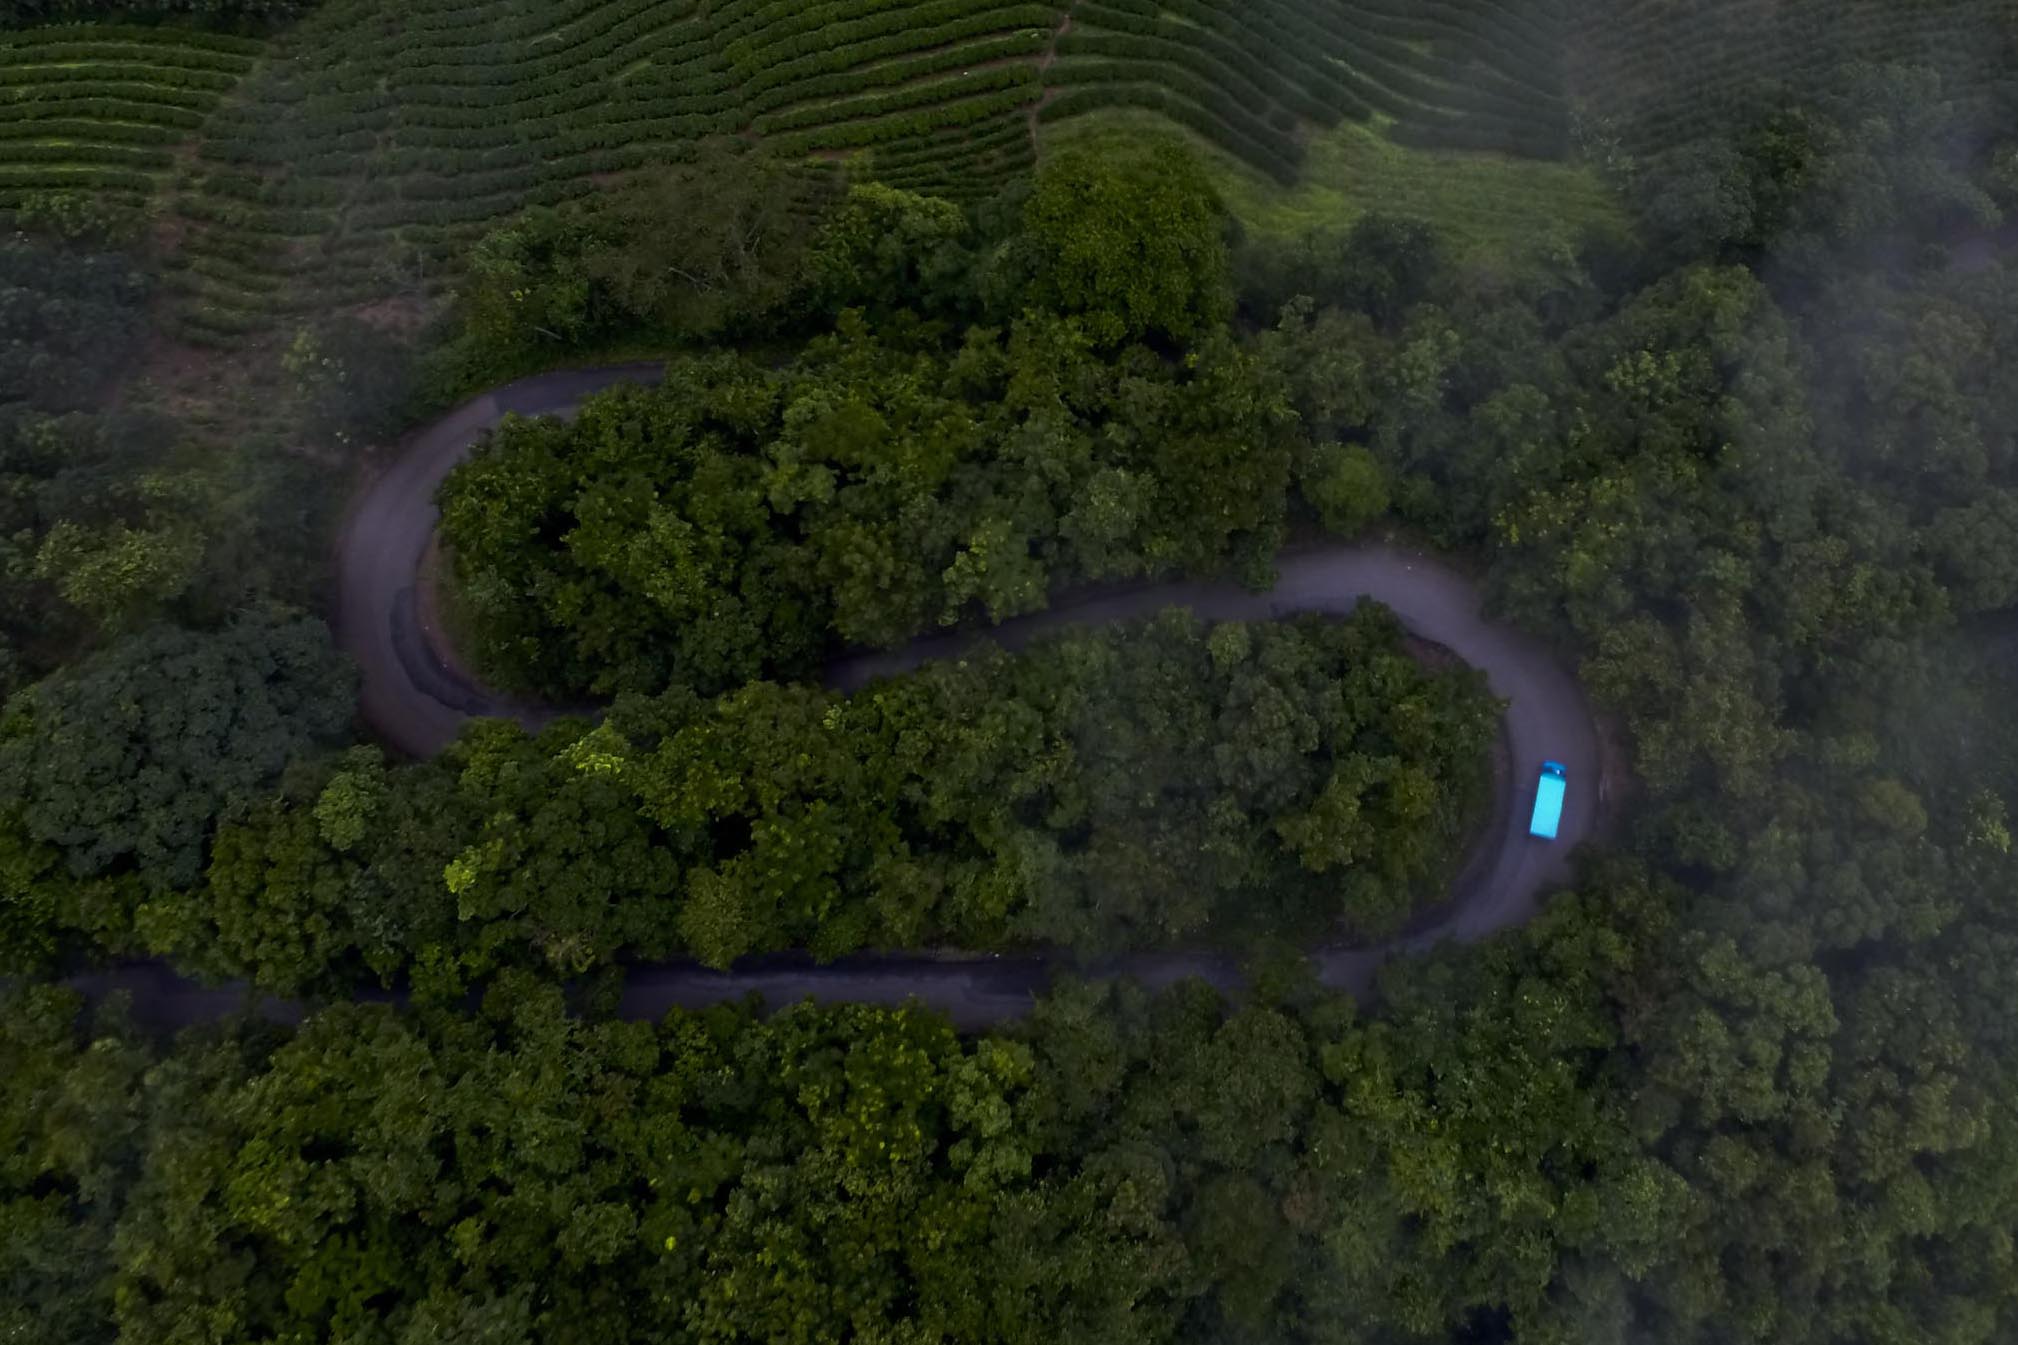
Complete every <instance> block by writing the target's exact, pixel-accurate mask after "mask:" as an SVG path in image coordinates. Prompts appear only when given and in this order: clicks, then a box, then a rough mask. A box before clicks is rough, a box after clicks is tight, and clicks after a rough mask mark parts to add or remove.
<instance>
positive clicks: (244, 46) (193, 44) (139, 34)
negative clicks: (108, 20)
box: [0, 23, 266, 56]
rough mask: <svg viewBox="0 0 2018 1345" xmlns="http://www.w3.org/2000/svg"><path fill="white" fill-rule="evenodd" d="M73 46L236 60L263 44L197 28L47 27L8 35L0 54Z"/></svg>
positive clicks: (256, 52)
mask: <svg viewBox="0 0 2018 1345" xmlns="http://www.w3.org/2000/svg"><path fill="white" fill-rule="evenodd" d="M73 42H119V43H124V44H126V45H128V46H145V47H169V48H201V49H203V50H205V51H217V52H227V53H230V54H233V55H238V56H258V55H260V54H261V53H262V52H264V51H265V50H266V43H265V42H263V41H261V40H260V39H259V38H256V37H239V36H237V35H235V34H232V33H218V32H211V31H209V30H207V29H200V28H181V27H175V28H169V27H161V28H156V27H148V26H143V25H139V24H134V25H127V24H96V23H51V24H42V25H37V26H35V27H31V28H21V29H16V30H14V31H12V32H9V33H8V34H7V35H6V38H5V40H4V41H0V51H5V50H13V49H15V48H22V47H52V46H62V45H64V44H66V43H73Z"/></svg>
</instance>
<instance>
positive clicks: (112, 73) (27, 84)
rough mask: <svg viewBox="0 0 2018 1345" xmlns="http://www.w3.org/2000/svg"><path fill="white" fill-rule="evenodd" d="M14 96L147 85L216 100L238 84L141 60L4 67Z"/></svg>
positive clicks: (230, 78)
mask: <svg viewBox="0 0 2018 1345" xmlns="http://www.w3.org/2000/svg"><path fill="white" fill-rule="evenodd" d="M0 71H4V73H0V79H4V80H5V83H6V87H7V89H8V91H9V94H10V96H13V97H17V98H18V97H20V96H22V95H21V90H24V89H30V88H34V87H35V86H37V85H50V84H146V85H157V84H158V85H160V86H162V87H164V88H170V89H189V90H202V91H204V92H206V93H208V94H210V95H211V96H212V98H213V99H215V98H216V97H217V96H219V95H221V94H223V93H224V92H225V91H227V90H228V89H230V88H231V86H232V85H233V84H235V83H237V82H238V81H237V79H236V78H235V77H234V76H231V75H224V74H219V73H217V72H216V71H214V70H184V69H181V68H179V67H176V66H169V65H146V64H143V63H141V62H138V61H94V62H92V63H91V64H89V65H10V66H6V67H0Z"/></svg>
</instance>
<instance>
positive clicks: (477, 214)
mask: <svg viewBox="0 0 2018 1345" xmlns="http://www.w3.org/2000/svg"><path fill="white" fill-rule="evenodd" d="M1996 8H1997V0H1914V3H1910V4H1878V3H1874V2H1872V0H1855V2H1854V3H1852V4H1850V5H1848V6H1847V7H1844V6H1839V5H1835V4H1823V3H1821V0H1799V2H1798V3H1791V4H1786V5H1764V4H1757V3H1753V2H1752V0H1697V2H1696V3H1688V4H1680V5H1675V4H1666V3H1653V0H1637V2H1636V3H1625V4H1620V5H1616V6H1601V5H1586V4H1578V3H1576V2H1575V0H1074V2H1072V3H1065V2H1064V0H1020V2H1019V0H826V2H825V3H814V4H807V3H805V2H804V0H475V2H471V0H404V2H403V3H399V4H393V3H389V2H388V0H329V2H328V3H326V4H324V5H322V6H320V7H319V8H317V9H315V10H313V11H312V12H310V13H309V15H308V16H307V17H306V18H305V19H304V20H303V21H301V22H300V23H298V24H296V25H294V26H293V27H292V28H290V29H288V30H287V31H285V32H284V33H282V34H281V35H280V36H279V37H277V38H276V39H274V40H273V42H272V44H271V46H270V49H269V52H268V59H265V60H257V59H256V57H257V56H258V54H259V52H260V51H261V48H260V46H259V45H258V44H256V43H254V42H252V41H251V40H248V39H244V38H234V37H226V36H221V35H213V34H206V33H201V32H196V31H191V30H183V29H150V28H137V27H127V28H109V27H105V26H75V25H66V26H57V27H44V28H38V29H32V30H28V31H25V32H22V33H19V34H16V35H14V36H11V37H8V38H5V39H4V40H0V65H4V68H5V70H6V73H7V80H6V84H7V89H6V94H5V96H4V98H0V114H4V121H0V205H5V204H18V203H19V202H20V200H21V199H22V198H23V197H24V196H25V195H28V194H30V193H36V192H46V191H48V190H50V189H52V188H57V189H60V188H88V189H90V190H92V191H97V192H106V193H113V194H116V196H117V197H118V198H119V199H123V200H131V201H141V200H145V199H148V198H150V197H154V198H156V199H157V203H158V204H159V205H160V207H161V208H162V210H163V212H164V217H165V222H166V224H167V225H168V226H169V227H168V228H167V230H166V236H168V237H171V238H174V239H176V240H178V243H179V245H178V246H177V247H176V248H175V249H174V250H173V254H172V255H171V257H170V258H169V260H168V275H167V281H168V284H169V288H170V295H171V303H170V308H171V310H172V317H173V319H174V322H175V327H176V329H177V331H178V333H179V334H180V335H181V336H183V337H185V338H189V339H194V340H199V341H207V342H224V343H229V342H231V341H232V340H233V339H234V338H235V337H237V336H238V335H240V334H242V333H246V332H251V331H261V330H266V329H269V328H270V327H271V326H272V325H273V324H274V322H275V321H276V320H278V319H282V318H286V317H288V316H290V315H292V314H297V313H305V312H325V311H328V310H330V309H331V308H335V307H342V306H346V305H355V304H365V303H370V302H375V301H379V300H383V299H387V298H393V297H398V296H411V297H416V298H425V297H428V296H432V295H434V294H437V293H439V292H440V291H441V290H442V288H443V287H444V286H445V285H446V284H448V283H449V282H451V281H452V280H453V279H454V277H455V275H456V273H457V270H458V266H459V261H460V258H461V257H462V256H463V255H464V254H465V253H466V251H467V249H468V248H469V247H470V246H471V245H472V244H473V243H474V242H475V240H476V239H478V238H479V237H481V236H482V235H483V234H484V233H485V232H486V231H487V230H489V229H491V228H492V227H494V226H495V225H497V224H498V223H499V222H500V221H501V220H502V219H504V218H506V217H508V216H510V215H512V214H513V213H514V212H516V211H518V210H520V209H522V208H524V207H525V206H527V205H531V204H538V203H546V204H553V203H558V202H560V201H563V200H566V199H569V198H571V197H576V196H580V195H582V194H584V193H589V192H594V191H596V190H598V189H599V188H600V187H601V186H603V185H604V184H606V183H607V182H609V181H610V180H611V179H612V178H613V177H614V176H617V175H621V174H624V173H626V172H628V171H631V170H635V169H639V168H642V167H645V166H647V165H650V164H654V163H662V162H665V161H668V160H678V159H681V158H684V157H686V156H688V155H690V154H691V153H692V152H693V150H694V148H695V147H696V146H697V145H698V144H700V143H701V142H703V141H705V140H708V139H710V138H716V137H733V138H736V139H738V140H740V141H742V142H745V143H747V144H749V145H751V146H753V147H757V148H759V149H761V150H762V151H763V152H766V153H772V154H778V155H782V156H785V157H787V158H798V159H803V158H808V157H817V158H822V159H846V160H849V161H851V162H852V164H853V170H854V172H855V173H856V174H857V175H858V176H869V177H874V178H877V179H879V180H882V181H884V182H887V183H889V184H891V185H893V186H898V187H903V188H905V189H908V190H912V191H918V192H922V193H928V194H933V195H939V196H944V197H947V198H949V199H951V200H954V201H957V202H960V203H962V204H966V205H972V204H975V203H977V202H980V201H983V200H986V199H988V198H990V197H992V196H994V195H996V194H997V193H999V192H1000V191H1001V190H1002V189H1003V188H1004V186H1005V185H1006V184H1008V183H1009V182H1011V181H1013V180H1015V179H1017V178H1019V177H1021V176H1022V175H1024V174H1026V173H1027V172H1028V171H1029V169H1030V167H1031V165H1032V162H1033V160H1034V157H1035V155H1036V153H1037V152H1038V148H1039V147H1040V146H1041V145H1042V144H1043V143H1045V136H1046V134H1048V132H1049V131H1050V129H1051V128H1053V127H1056V126H1058V125H1061V124H1068V123H1080V122H1084V121H1086V120H1088V114H1100V115H1098V116H1096V117H1094V118H1092V120H1094V121H1106V120H1111V119H1114V118H1116V117H1117V115H1118V116H1119V117H1120V119H1121V120H1122V121H1123V122H1126V121H1128V120H1130V119H1132V118H1140V117H1142V116H1144V115H1147V116H1150V117H1153V118H1155V119H1156V120H1157V121H1158V122H1159V123H1160V124H1162V125H1164V126H1166V127H1167V126H1173V125H1174V126H1175V127H1178V128H1181V129H1182V130H1183V131H1184V132H1185V133H1187V134H1188V135H1190V136H1191V137H1193V138H1194V139H1196V140H1197V141H1199V142H1201V143H1203V144H1206V145H1209V146H1212V147H1215V148H1216V149H1217V150H1219V151H1222V152H1223V156H1224V157H1222V158H1221V160H1220V162H1221V163H1222V164H1223V165H1224V166H1225V171H1226V173H1227V174H1228V177H1227V182H1228V185H1229V188H1230V189H1231V194H1232V195H1233V196H1234V197H1235V204H1236V206H1237V207H1239V208H1241V213H1242V215H1243V217H1244V218H1247V219H1248V220H1249V221H1250V223H1254V222H1257V221H1260V222H1263V223H1264V224H1265V223H1266V218H1267V217H1268V216H1270V215H1271V214H1273V215H1274V216H1275V217H1276V218H1277V219H1279V220H1295V221H1298V222H1299V223H1302V222H1307V221H1308V220H1309V219H1310V218H1311V217H1312V216H1313V215H1316V216H1321V217H1323V218H1326V219H1331V220H1338V219H1340V218H1343V217H1349V216H1350V215H1351V214H1352V213H1356V209H1365V208H1381V209H1390V210H1393V209H1400V210H1402V211H1403V212H1405V213H1406V212H1416V213H1420V214H1423V215H1425V216H1426V217H1429V218H1432V219H1434V220H1436V222H1438V223H1440V224H1443V225H1445V226H1446V227H1450V228H1453V229H1454V230H1456V231H1458V232H1459V233H1464V232H1465V231H1466V230H1467V229H1470V230H1472V231H1473V232H1478V231H1480V230H1483V231H1485V232H1487V233H1491V232H1492V230H1493V226H1494V224H1495V223H1496V222H1509V223H1508V228H1509V229H1510V230H1511V232H1512V234H1513V235H1514V236H1516V237H1518V236H1520V235H1522V234H1529V233H1532V232H1533V228H1532V224H1533V223H1535V222H1546V221H1547V220H1548V219H1549V218H1550V217H1551V216H1552V215H1555V216H1559V217H1561V218H1564V219H1570V220H1572V221H1585V220H1589V219H1592V218H1597V217H1601V216H1602V215H1603V214H1604V212H1605V211H1606V210H1607V209H1608V208H1609V207H1608V204H1607V202H1606V201H1605V200H1604V199H1602V198H1603V195H1604V193H1603V189H1602V188H1601V187H1600V186H1599V185H1598V183H1597V182H1596V180H1595V178H1593V177H1592V176H1591V175H1590V174H1588V173H1586V172H1581V171H1579V172H1577V173H1573V174H1572V173H1566V172H1563V171H1553V170H1550V169H1542V168H1538V169H1537V170H1536V171H1535V172H1533V173H1531V174H1528V175H1526V176H1522V175H1521V174H1519V173H1515V174H1514V175H1513V176H1512V177H1500V176H1497V169H1496V167H1495V165H1496V164H1499V163H1507V164H1513V165H1521V164H1527V165H1541V164H1547V163H1551V162H1555V161H1562V160H1565V159H1567V158H1573V157H1575V154H1574V150H1575V146H1574V145H1573V143H1572V142H1573V140H1574V139H1575V138H1576V133H1574V132H1573V126H1588V127H1592V128H1596V131H1597V133H1598V134H1599V135H1601V136H1602V137H1605V138H1607V139H1609V140H1611V141H1613V142H1615V143H1619V144H1623V145H1624V146H1626V147H1627V148H1628V149H1631V150H1634V151H1643V150H1653V151H1658V150H1661V149H1664V148H1667V147H1669V146H1671V145H1673V144H1676V143H1679V142H1682V141H1686V140H1688V139H1689V138H1690V137H1691V136H1693V135H1698V134H1701V133H1704V132H1706V131H1707V129H1708V128H1709V127H1710V126H1711V125H1712V124H1713V123H1715V122H1716V121H1717V120H1718V119H1719V118H1720V117H1721V116H1724V115H1726V114H1727V113H1728V112H1729V110H1730V108H1731V107H1732V106H1733V105H1734V104H1735V102H1737V101H1738V91H1740V90H1744V91H1747V92H1748V93H1751V94H1755V93H1757V92H1758V91H1760V90H1762V89H1769V88H1770V87H1773V86H1774V81H1775V80H1798V79H1799V78H1800V73H1801V71H1802V70H1804V69H1807V68H1809V67H1810V66H1811V65H1812V66H1814V67H1816V68H1823V67H1826V66H1829V65H1830V64H1831V63H1835V62H1838V61H1840V60H1841V59H1843V58H1844V57H1845V56H1846V55H1847V56H1852V57H1854V56H1856V55H1857V54H1858V53H1860V52H1865V51H1869V52H1871V53H1877V54H1882V53H1885V52H1897V51H1908V52H1910V51H1915V50H1925V49H1928V48H1929V47H1930V45H1938V44H1941V43H1944V42H1945V43H1947V44H1948V45H1950V46H1956V47H1957V48H1958V49H1957V50H1956V51H1954V52H1953V53H1951V54H1952V55H1953V57H1954V60H1953V61H1952V63H1951V65H1952V68H1954V69H1957V70H1960V71H1968V70H1970V69H1971V68H1972V58H1971V53H1970V51H1969V50H1967V48H1968V47H1969V46H1970V44H1971V43H1972V42H1974V41H1975V39H1974V37H1973V36H1972V34H1974V33H1976V32H1977V31H1978V30H1979V29H1980V26H1981V24H1982V23H1986V22H1990V21H1992V19H1993V18H1994V14H1993V11H1995V10H1996ZM1979 45H1980V44H1979ZM1983 49H1987V47H1984V48H1983ZM1973 64H1974V65H1980V64H1981V62H1980V60H1976V61H1974V62H1973ZM1767 76H1771V78H1766V77H1767ZM1341 137H1342V138H1341ZM179 146H180V147H182V148H184V149H185V150H186V151H187V153H186V154H185V155H183V156H182V157H181V158H180V159H178V156H177V150H178V147H179ZM1451 151H1463V152H1465V153H1463V154H1462V155H1461V156H1457V157H1451V156H1450V152H1451ZM1398 155H1400V156H1403V157H1397V156H1398ZM178 163H179V164H180V165H181V167H180V169H179V171H177V172H176V173H175V181H176V186H175V189H174V190H173V191H172V192H167V193H164V192H162V191H161V188H162V185H163V183H164V182H165V181H166V180H168V179H169V177H170V173H171V168H173V167H175V166H176V165H177V164H178ZM1445 165H1448V166H1452V167H1454V168H1456V169H1457V170H1458V172H1457V173H1456V174H1454V175H1452V176H1450V177H1449V178H1448V179H1446V177H1445V174H1444V173H1443V171H1442V167H1443V166H1445ZM1482 165H1483V169H1484V171H1483V172H1480V171H1479V170H1480V168H1481V166H1482ZM1446 180H1448V181H1450V182H1464V183H1468V184H1470V185H1472V186H1475V185H1477V184H1478V183H1479V182H1481V181H1486V180H1498V181H1506V182H1509V183H1510V184H1511V188H1510V190H1511V196H1510V198H1509V199H1511V200H1512V201H1513V202H1514V205H1513V207H1511V208H1510V209H1509V211H1507V212H1504V213H1502V212H1497V211H1493V210H1491V209H1490V208H1488V209H1486V211H1485V214H1484V215H1483V216H1481V207H1480V202H1479V201H1478V200H1477V199H1476V197H1477V193H1476V192H1474V191H1471V190H1470V189H1469V186H1468V187H1467V190H1465V191H1463V192H1458V193H1452V192H1448V191H1439V190H1438V189H1437V184H1438V183H1440V182H1443V181H1446ZM1282 193H1288V195H1282ZM1299 193H1300V194H1299ZM1272 194H1273V195H1272ZM1454 196H1462V197H1464V198H1465V204H1464V206H1463V212H1462V213H1463V214H1464V216H1465V217H1464V218H1444V214H1445V212H1444V211H1443V209H1442V205H1441V204H1440V203H1441V202H1442V201H1443V200H1445V199H1449V198H1453V197H1454ZM164 197H165V198H166V199H161V198H164ZM1501 232H1502V233H1505V232H1507V230H1501Z"/></svg>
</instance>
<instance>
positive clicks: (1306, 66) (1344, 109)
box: [1166, 0, 1373, 121]
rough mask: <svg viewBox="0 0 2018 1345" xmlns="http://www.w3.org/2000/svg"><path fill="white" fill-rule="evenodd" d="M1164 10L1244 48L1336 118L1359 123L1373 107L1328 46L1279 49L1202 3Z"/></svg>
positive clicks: (1188, 0)
mask: <svg viewBox="0 0 2018 1345" xmlns="http://www.w3.org/2000/svg"><path fill="white" fill-rule="evenodd" d="M1166 8H1168V9H1169V10H1170V11H1171V12H1172V13H1174V14H1176V15H1177V16H1178V17H1179V18H1181V19H1185V20H1188V21H1190V22H1191V23H1193V24H1196V25H1197V26H1198V27H1200V28H1201V29H1204V30H1206V31H1208V32H1216V33H1218V34H1219V35H1220V36H1221V37H1224V38H1226V39H1228V40H1230V41H1232V42H1233V43H1234V44H1235V45H1237V46H1239V47H1241V48H1243V49H1244V50H1246V51H1247V53H1248V54H1249V55H1250V56H1252V57H1253V58H1254V59H1255V60H1257V61H1259V62H1261V64H1262V65H1263V67H1264V68H1266V69H1269V70H1274V71H1276V72H1278V73H1277V76H1276V77H1277V78H1278V79H1279V80H1283V81H1286V82H1295V83H1299V84H1301V85H1302V87H1303V88H1304V90H1305V92H1307V93H1309V94H1310V95H1311V96H1312V97H1314V98H1316V99H1318V100H1319V101H1320V102H1322V103H1324V104H1325V105H1326V106H1328V107H1331V108H1333V109H1334V110H1335V111H1336V112H1337V113H1338V115H1339V116H1340V117H1342V118H1350V119H1352V120H1354V121H1362V120H1364V119H1365V118H1367V117H1368V116H1370V115H1371V113H1372V108H1373V102H1372V100H1371V99H1369V98H1367V97H1366V96H1365V93H1364V88H1363V82H1362V81H1360V80H1357V79H1355V78H1354V77H1353V76H1352V73H1351V72H1350V71H1349V70H1346V69H1344V68H1343V67H1341V66H1339V65H1338V64H1337V63H1336V62H1335V61H1334V60H1333V59H1332V56H1331V53H1330V52H1329V49H1328V46H1326V45H1316V46H1312V45H1310V44H1296V43H1288V44H1284V43H1282V42H1280V41H1277V40H1275V39H1272V38H1271V37H1270V36H1269V34H1268V33H1266V32H1264V31H1263V30H1262V29H1260V28H1259V27H1257V26H1255V25H1253V24H1249V23H1245V22H1242V21H1241V20H1240V19H1239V18H1237V17H1236V16H1233V15H1229V14H1228V13H1226V12H1225V11H1224V10H1222V9H1220V8H1219V7H1218V6H1216V5H1214V4H1209V3H1206V2H1205V0H1166Z"/></svg>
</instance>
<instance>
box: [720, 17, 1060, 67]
mask: <svg viewBox="0 0 2018 1345" xmlns="http://www.w3.org/2000/svg"><path fill="white" fill-rule="evenodd" d="M850 8H853V4H852V3H851V0H842V3H839V4H827V5H815V6H812V7H811V8H809V9H807V10H805V11H804V13H803V14H802V15H801V16H800V18H801V19H811V18H812V17H813V16H815V15H818V14H820V13H821V12H823V11H830V10H842V11H845V10H848V9H850ZM990 10H997V11H1001V12H1002V13H1003V16H1004V18H1003V25H1002V26H1003V27H1014V28H1023V27H1040V28H1041V27H1052V26H1055V25H1056V24H1057V22H1058V14H1059V10H1058V8H1057V7H1056V6H1055V5H1034V6H1033V5H1028V4H1021V5H1011V4H1004V3H1003V0H926V3H924V4H914V5H909V6H906V7H904V8H901V9H895V10H890V11H888V12H885V13H881V14H876V15H872V16H870V17H868V18H863V19H856V20H854V21H852V22H849V21H845V20H844V19H843V20H842V21H836V22H833V23H832V24H831V25H828V24H825V23H815V24H813V25H812V26H810V27H804V28H803V29H795V30H794V34H793V35H792V36H790V37H784V38H780V39H776V40H768V39H767V40H766V41H765V42H764V43H762V44H761V45H742V46H738V45H736V44H731V45H730V46H729V47H728V48H727V50H726V54H727V55H728V57H729V62H730V65H731V66H732V67H733V68H734V70H735V74H736V78H737V79H738V80H739V81H740V80H743V79H748V78H750V77H752V76H753V75H755V74H757V73H758V72H760V71H762V70H764V69H766V68H767V67H769V66H772V65H775V64H777V63H778V62H780V61H788V60H791V59H793V58H795V57H800V56H805V55H809V54H810V53H812V52H816V51H824V50H827V49H829V48H833V47H839V46H844V45H847V44H849V43H853V42H859V41H861V40H862V39H864V38H870V37H879V36H881V35H883V34H885V33H892V32H915V31H917V30H920V29H924V28H930V27H934V26H937V25H939V24H943V23H948V22H951V21H953V20H955V19H962V18H966V17H968V16H969V15H973V14H981V13H985V12H987V11H990ZM1039 11H1041V13H1040V12H1039ZM839 17H840V16H837V18H839ZM1033 20H1034V22H1033Z"/></svg>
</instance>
